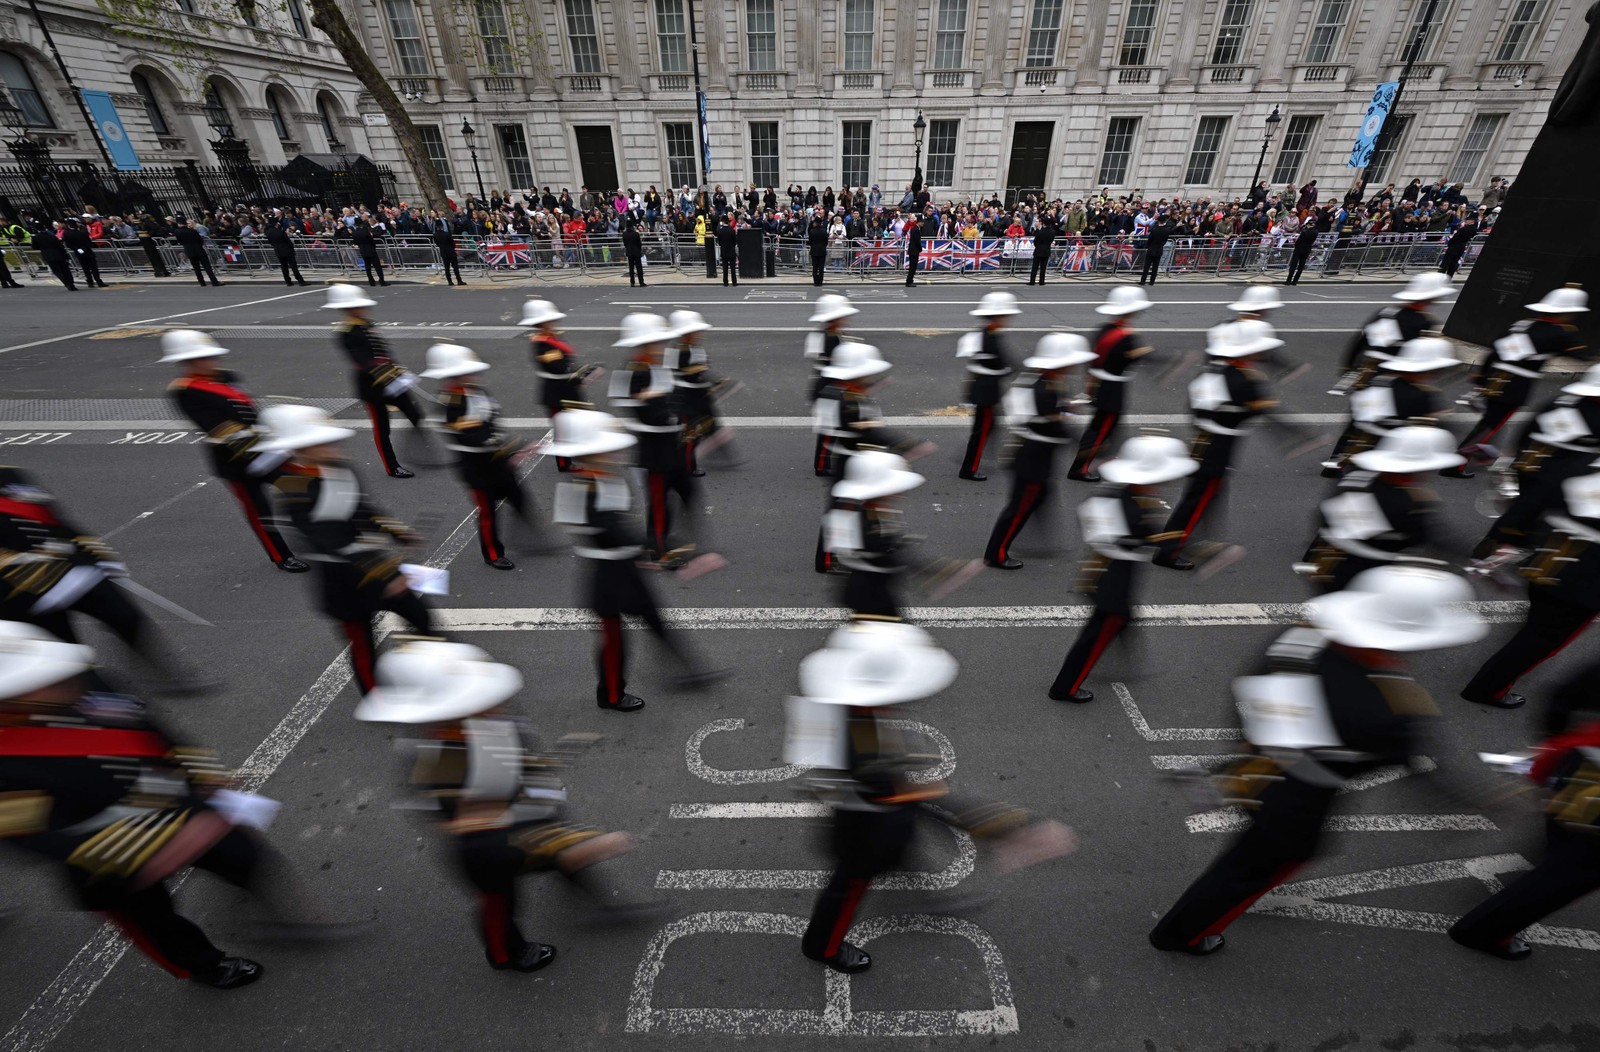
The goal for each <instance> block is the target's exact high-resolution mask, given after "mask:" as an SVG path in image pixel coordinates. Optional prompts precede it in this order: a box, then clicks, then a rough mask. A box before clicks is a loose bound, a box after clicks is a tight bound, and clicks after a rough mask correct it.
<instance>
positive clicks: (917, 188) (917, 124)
mask: <svg viewBox="0 0 1600 1052" xmlns="http://www.w3.org/2000/svg"><path fill="white" fill-rule="evenodd" d="M911 130H912V131H913V132H915V133H916V136H917V140H916V141H917V164H916V168H917V170H916V173H915V174H914V175H912V177H911V192H912V193H913V194H920V193H921V192H922V133H923V132H925V131H927V130H928V122H927V121H925V120H923V119H922V111H921V110H918V111H917V119H916V121H914V122H913V123H912V125H911Z"/></svg>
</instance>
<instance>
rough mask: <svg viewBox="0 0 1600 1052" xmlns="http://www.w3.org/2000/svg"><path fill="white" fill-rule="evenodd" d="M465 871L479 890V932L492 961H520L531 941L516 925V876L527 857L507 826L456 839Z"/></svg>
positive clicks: (459, 858) (457, 852) (462, 867)
mask: <svg viewBox="0 0 1600 1052" xmlns="http://www.w3.org/2000/svg"><path fill="white" fill-rule="evenodd" d="M456 858H457V860H458V861H459V862H460V864H461V869H462V872H464V873H465V874H466V877H467V880H468V881H469V882H471V884H472V886H473V887H474V888H477V889H478V931H479V934H480V935H482V937H483V952H484V953H485V955H487V956H488V958H489V962H490V963H491V964H506V963H508V962H511V961H516V960H520V959H521V957H522V955H523V954H524V953H526V952H527V949H528V941H527V940H526V939H524V938H523V937H522V932H521V930H519V929H518V928H517V877H518V876H519V875H520V874H521V873H522V867H523V865H524V863H526V862H527V859H528V856H527V855H526V854H525V853H524V852H522V851H521V850H520V849H518V848H517V847H515V846H514V845H513V844H512V843H511V842H510V840H509V839H508V838H507V836H506V831H505V830H504V829H489V830H485V831H483V832H481V833H468V834H466V835H464V836H461V837H458V838H457V841H456Z"/></svg>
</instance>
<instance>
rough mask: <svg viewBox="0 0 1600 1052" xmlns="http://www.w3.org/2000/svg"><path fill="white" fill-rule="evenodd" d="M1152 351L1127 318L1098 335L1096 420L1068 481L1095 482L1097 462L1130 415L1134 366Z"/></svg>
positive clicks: (1094, 380)
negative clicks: (1123, 418) (1129, 388)
mask: <svg viewBox="0 0 1600 1052" xmlns="http://www.w3.org/2000/svg"><path fill="white" fill-rule="evenodd" d="M1151 350H1153V348H1151V347H1149V346H1147V345H1146V344H1144V343H1143V342H1142V341H1141V339H1140V337H1139V334H1138V333H1136V332H1134V331H1133V329H1132V328H1131V327H1129V325H1128V322H1127V320H1126V319H1123V318H1118V319H1116V320H1115V321H1112V322H1109V323H1107V324H1106V325H1104V326H1102V327H1101V329H1100V331H1099V333H1097V334H1096V335H1095V338H1094V353H1095V362H1094V364H1093V365H1092V366H1090V367H1089V376H1090V378H1091V385H1092V386H1093V390H1092V392H1091V394H1092V396H1093V398H1094V418H1093V419H1092V420H1090V421H1089V426H1088V427H1087V428H1085V429H1084V432H1083V438H1082V439H1081V440H1080V441H1079V443H1078V455H1077V456H1076V457H1075V458H1074V459H1073V462H1072V470H1071V471H1070V472H1068V475H1067V477H1068V478H1072V479H1077V480H1078V481H1080V482H1083V481H1092V476H1091V472H1092V470H1093V468H1094V462H1095V460H1097V459H1098V458H1099V456H1100V453H1101V451H1102V450H1103V449H1104V448H1105V447H1106V445H1107V444H1108V443H1110V441H1111V436H1112V435H1113V434H1114V433H1115V431H1116V427H1117V421H1118V419H1120V418H1121V416H1122V414H1123V413H1124V412H1125V411H1126V407H1127V386H1128V381H1129V380H1131V379H1132V378H1133V377H1132V375H1131V374H1132V372H1133V365H1134V363H1135V362H1137V361H1138V360H1139V359H1140V358H1143V357H1144V356H1145V355H1147V354H1149V353H1150V352H1151Z"/></svg>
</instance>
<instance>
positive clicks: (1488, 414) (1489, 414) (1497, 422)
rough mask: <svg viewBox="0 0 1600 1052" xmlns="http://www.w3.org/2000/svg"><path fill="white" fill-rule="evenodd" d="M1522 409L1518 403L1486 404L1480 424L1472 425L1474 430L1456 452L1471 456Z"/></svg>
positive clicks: (1463, 440) (1479, 420) (1479, 419)
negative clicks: (1476, 448) (1472, 452)
mask: <svg viewBox="0 0 1600 1052" xmlns="http://www.w3.org/2000/svg"><path fill="white" fill-rule="evenodd" d="M1521 408H1522V406H1520V405H1518V404H1517V403H1516V402H1487V403H1485V404H1484V407H1483V416H1481V417H1479V418H1478V422H1477V423H1476V424H1473V425H1472V430H1471V431H1468V432H1467V437H1466V438H1463V439H1462V440H1461V445H1460V446H1459V447H1458V448H1457V450H1456V452H1458V453H1460V454H1461V455H1462V456H1470V455H1471V453H1470V452H1469V450H1473V447H1475V446H1481V445H1482V444H1483V443H1485V442H1487V441H1489V440H1490V439H1491V438H1493V437H1494V436H1495V435H1497V434H1499V432H1500V429H1501V428H1502V427H1505V426H1506V424H1507V423H1508V422H1509V421H1510V420H1511V417H1512V416H1513V415H1515V413H1516V411H1517V410H1518V409H1521Z"/></svg>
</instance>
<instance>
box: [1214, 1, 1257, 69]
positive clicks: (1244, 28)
mask: <svg viewBox="0 0 1600 1052" xmlns="http://www.w3.org/2000/svg"><path fill="white" fill-rule="evenodd" d="M1252 6H1254V5H1253V3H1252V0H1227V2H1226V3H1224V4H1223V5H1222V16H1221V18H1220V19H1219V20H1218V21H1217V39H1216V43H1214V44H1212V45H1211V62H1212V65H1216V66H1236V65H1238V64H1239V62H1240V60H1241V59H1243V58H1244V40H1245V35H1246V34H1247V33H1249V32H1250V8H1251V7H1252Z"/></svg>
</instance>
